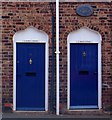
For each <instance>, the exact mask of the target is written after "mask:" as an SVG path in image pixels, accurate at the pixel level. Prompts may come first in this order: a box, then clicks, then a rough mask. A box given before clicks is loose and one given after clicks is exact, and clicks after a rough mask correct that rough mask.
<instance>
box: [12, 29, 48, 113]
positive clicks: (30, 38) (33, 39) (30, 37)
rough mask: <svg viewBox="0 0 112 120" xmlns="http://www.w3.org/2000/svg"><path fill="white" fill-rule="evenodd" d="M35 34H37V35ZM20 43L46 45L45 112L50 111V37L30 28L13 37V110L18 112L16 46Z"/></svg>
mask: <svg viewBox="0 0 112 120" xmlns="http://www.w3.org/2000/svg"><path fill="white" fill-rule="evenodd" d="M28 32H30V33H28ZM34 32H35V33H36V34H35V35H34ZM39 32H40V33H39ZM20 33H21V34H20ZM23 35H24V36H27V37H24V38H23V39H22V36H23ZM43 35H44V36H43ZM37 37H38V38H37ZM18 43H29V44H30V43H35V44H38V43H44V44H45V111H48V66H49V65H48V62H49V60H48V56H49V52H48V35H47V34H46V33H45V32H43V31H40V30H37V29H36V28H34V27H29V28H27V29H25V30H24V31H19V32H17V33H16V34H15V35H14V37H13V110H14V111H17V110H16V44H18ZM37 112H38V111H37Z"/></svg>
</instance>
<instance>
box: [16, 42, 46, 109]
mask: <svg viewBox="0 0 112 120" xmlns="http://www.w3.org/2000/svg"><path fill="white" fill-rule="evenodd" d="M16 54H17V55H16V60H17V63H16V110H23V111H24V110H26V111H28V110H29V111H35V110H39V111H40V110H42V111H43V110H45V44H44V43H39V44H32V43H31V44H29V43H17V45H16Z"/></svg>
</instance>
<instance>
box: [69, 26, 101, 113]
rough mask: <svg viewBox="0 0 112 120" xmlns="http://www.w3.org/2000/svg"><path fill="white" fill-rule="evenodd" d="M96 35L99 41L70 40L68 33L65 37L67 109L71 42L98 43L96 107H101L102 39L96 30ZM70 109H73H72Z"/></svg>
mask: <svg viewBox="0 0 112 120" xmlns="http://www.w3.org/2000/svg"><path fill="white" fill-rule="evenodd" d="M83 28H86V29H89V28H87V27H83ZM89 30H90V31H93V30H91V29H89ZM93 32H96V31H93ZM96 33H97V34H98V35H99V41H91V40H90V41H87V40H86V41H80V40H74V41H73V40H70V38H69V37H70V34H69V35H68V37H67V48H68V50H67V60H68V66H67V68H68V69H67V73H68V76H67V109H68V110H70V44H71V43H79V44H81V43H85V44H90V43H91V44H92V43H93V44H94V43H97V44H98V109H101V108H102V77H101V75H102V73H101V70H102V67H101V41H102V37H101V35H100V34H99V33H98V32H96ZM72 111H75V109H74V110H72Z"/></svg>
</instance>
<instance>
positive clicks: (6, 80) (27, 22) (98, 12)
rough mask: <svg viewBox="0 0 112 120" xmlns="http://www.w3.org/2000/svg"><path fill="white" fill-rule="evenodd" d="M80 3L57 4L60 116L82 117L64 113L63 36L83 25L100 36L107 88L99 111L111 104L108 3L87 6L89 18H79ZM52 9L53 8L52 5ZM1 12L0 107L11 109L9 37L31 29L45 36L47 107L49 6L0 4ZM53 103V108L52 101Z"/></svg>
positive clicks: (111, 25)
mask: <svg viewBox="0 0 112 120" xmlns="http://www.w3.org/2000/svg"><path fill="white" fill-rule="evenodd" d="M81 4H83V3H76V2H74V3H73V2H71V3H70V2H67V3H64V2H63V3H60V52H61V53H60V110H61V113H62V114H65V113H66V114H85V112H73V111H72V112H68V110H67V36H68V34H69V33H70V32H72V31H74V30H77V29H79V28H81V27H83V26H86V27H88V28H90V29H93V30H96V31H98V32H99V33H100V34H101V35H102V83H106V84H109V85H110V88H106V87H103V88H102V104H103V109H105V108H108V107H109V106H110V105H112V73H111V71H112V67H111V66H112V62H111V60H112V44H111V42H112V35H111V33H112V3H88V4H90V5H91V6H92V7H93V9H94V14H93V15H92V16H89V17H81V16H78V15H77V14H76V12H75V11H76V7H77V6H79V5H81ZM53 8H55V4H54V5H53ZM2 10H3V14H2V27H3V30H2V51H3V52H2V54H3V55H2V57H3V59H2V60H3V61H2V79H3V80H2V82H3V85H2V88H3V90H2V91H3V93H2V94H3V105H4V103H8V104H11V105H12V106H13V104H12V103H13V35H14V34H15V33H16V32H17V31H19V30H24V29H25V28H27V27H29V26H34V27H36V28H37V29H39V30H43V31H45V32H46V33H47V34H48V35H49V107H50V103H51V97H50V96H51V95H50V93H51V92H50V90H51V89H50V88H51V80H52V76H51V74H52V72H51V71H52V47H51V46H52V42H51V38H52V20H51V10H50V6H49V3H47V2H45V3H44V2H42V3H38V2H37V3H35V2H33V3H31V2H25V3H23V2H3V3H2ZM54 14H55V9H54ZM54 89H55V87H54ZM54 99H55V97H54ZM53 104H54V107H55V101H54V103H53ZM90 113H92V114H99V113H98V112H96V111H94V112H93V111H92V112H86V114H90Z"/></svg>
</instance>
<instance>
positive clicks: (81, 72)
mask: <svg viewBox="0 0 112 120" xmlns="http://www.w3.org/2000/svg"><path fill="white" fill-rule="evenodd" d="M79 74H80V75H88V74H89V72H88V71H87V70H81V71H79Z"/></svg>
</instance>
